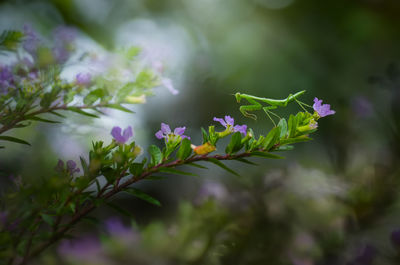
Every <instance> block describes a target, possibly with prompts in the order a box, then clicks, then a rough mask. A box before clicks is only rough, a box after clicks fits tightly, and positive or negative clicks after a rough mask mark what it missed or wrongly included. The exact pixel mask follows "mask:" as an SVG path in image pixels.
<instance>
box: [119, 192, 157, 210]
mask: <svg viewBox="0 0 400 265" xmlns="http://www.w3.org/2000/svg"><path fill="white" fill-rule="evenodd" d="M124 191H125V192H126V193H129V194H131V195H133V196H135V197H137V198H139V199H142V200H144V201H147V202H148V203H151V204H154V205H156V206H161V203H160V202H159V201H158V200H157V199H154V198H153V197H151V196H150V195H148V194H147V193H145V192H143V191H141V190H139V189H136V188H128V189H126V190H124Z"/></svg>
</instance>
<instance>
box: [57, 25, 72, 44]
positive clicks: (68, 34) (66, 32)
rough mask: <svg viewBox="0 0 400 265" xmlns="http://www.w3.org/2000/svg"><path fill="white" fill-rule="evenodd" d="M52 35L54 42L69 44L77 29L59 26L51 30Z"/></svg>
mask: <svg viewBox="0 0 400 265" xmlns="http://www.w3.org/2000/svg"><path fill="white" fill-rule="evenodd" d="M53 36H54V39H55V40H56V42H60V43H62V44H69V43H71V42H73V41H74V40H75V39H76V37H77V31H76V29H74V28H71V27H66V26H59V27H57V28H55V29H54V30H53Z"/></svg>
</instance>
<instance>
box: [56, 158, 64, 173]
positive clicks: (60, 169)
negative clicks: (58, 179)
mask: <svg viewBox="0 0 400 265" xmlns="http://www.w3.org/2000/svg"><path fill="white" fill-rule="evenodd" d="M54 169H55V171H57V172H63V171H64V161H62V160H61V159H58V162H57V165H56V167H55V168H54Z"/></svg>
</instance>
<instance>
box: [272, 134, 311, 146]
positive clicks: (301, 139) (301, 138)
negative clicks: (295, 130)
mask: <svg viewBox="0 0 400 265" xmlns="http://www.w3.org/2000/svg"><path fill="white" fill-rule="evenodd" d="M310 140H312V139H311V138H310V137H308V136H305V135H303V136H299V137H295V138H288V139H282V140H281V141H280V145H281V146H282V145H286V144H294V143H300V142H307V141H310ZM278 149H279V148H278Z"/></svg>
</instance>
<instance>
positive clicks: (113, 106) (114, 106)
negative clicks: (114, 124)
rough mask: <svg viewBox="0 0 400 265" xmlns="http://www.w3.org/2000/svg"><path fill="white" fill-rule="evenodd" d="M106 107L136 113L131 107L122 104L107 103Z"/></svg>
mask: <svg viewBox="0 0 400 265" xmlns="http://www.w3.org/2000/svg"><path fill="white" fill-rule="evenodd" d="M105 107H107V108H111V109H117V110H121V111H124V112H128V113H135V112H134V111H131V110H130V109H127V108H125V107H123V106H122V105H121V104H107V105H105Z"/></svg>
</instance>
